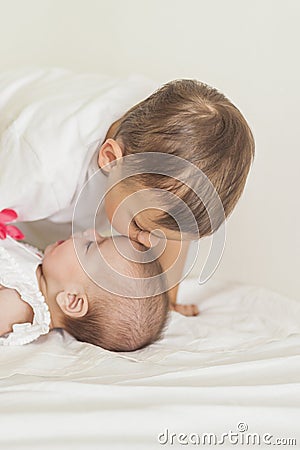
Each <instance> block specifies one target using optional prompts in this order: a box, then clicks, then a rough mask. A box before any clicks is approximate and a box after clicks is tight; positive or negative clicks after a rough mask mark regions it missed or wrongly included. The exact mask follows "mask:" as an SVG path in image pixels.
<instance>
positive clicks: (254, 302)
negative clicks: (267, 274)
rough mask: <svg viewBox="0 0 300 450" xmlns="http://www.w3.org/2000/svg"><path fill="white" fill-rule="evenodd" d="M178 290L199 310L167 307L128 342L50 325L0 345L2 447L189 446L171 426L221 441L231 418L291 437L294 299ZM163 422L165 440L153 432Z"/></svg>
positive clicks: (297, 389) (234, 290)
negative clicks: (119, 349)
mask: <svg viewBox="0 0 300 450" xmlns="http://www.w3.org/2000/svg"><path fill="white" fill-rule="evenodd" d="M179 298H180V299H181V301H182V302H187V303H188V302H196V303H198V304H199V308H200V310H201V314H200V316H198V317H194V318H185V317H182V316H180V315H178V314H176V313H172V317H171V320H170V323H169V327H168V330H167V333H166V336H165V338H164V339H163V340H162V341H161V342H159V343H156V344H154V345H152V346H151V347H148V348H146V349H143V350H140V351H137V352H132V353H119V354H116V353H112V352H109V351H105V350H103V349H100V348H97V347H94V346H92V345H88V344H84V343H79V342H77V341H75V340H74V339H73V338H72V337H71V336H69V335H68V334H66V333H63V332H59V331H54V332H52V333H50V334H49V335H48V336H46V337H42V338H40V339H39V340H38V341H37V342H35V343H32V344H29V345H27V346H23V347H18V348H13V347H1V349H0V380H1V381H0V395H1V396H0V398H1V401H0V429H1V433H0V448H1V449H2V448H3V449H5V450H7V449H12V448H13V449H31V450H33V449H39V450H40V449H51V450H52V449H54V448H59V449H71V448H72V449H73V450H74V449H84V450H85V449H100V448H104V449H110V448H114V449H117V448H120V449H127V448H128V449H152V448H153V449H156V448H164V447H165V448H169V447H170V448H185V447H187V448H189V447H192V448H194V447H197V446H196V445H193V444H192V443H189V444H188V445H180V444H178V434H179V433H181V432H182V433H186V434H187V435H188V436H187V437H186V438H182V439H183V440H184V441H185V442H190V441H189V439H191V435H190V433H197V434H198V435H199V436H202V433H209V432H211V433H215V434H216V436H217V438H218V439H221V434H222V433H226V432H229V431H230V430H232V431H234V432H238V430H237V426H238V424H239V423H245V424H247V426H248V430H247V431H246V432H245V433H244V435H245V434H247V433H258V434H260V437H261V439H262V436H263V434H264V433H269V434H271V435H273V437H272V438H269V439H271V442H272V444H273V443H274V441H275V439H277V438H290V439H291V438H293V439H296V440H297V446H299V444H300V431H299V423H300V421H299V418H300V410H299V406H300V325H299V324H300V302H298V301H295V300H291V299H287V298H284V297H283V296H281V295H279V294H276V293H273V292H270V291H268V290H265V289H263V288H259V287H254V286H245V285H240V284H237V283H222V284H220V283H216V282H214V283H212V282H210V283H209V284H208V285H207V286H199V285H198V284H197V281H196V280H194V279H188V280H185V281H184V282H183V283H182V285H181V287H180V290H179ZM167 429H168V430H169V432H172V433H176V437H175V438H173V443H174V444H173V445H171V444H170V443H171V440H170V438H169V440H168V443H167V444H166V445H161V444H160V443H159V442H158V435H159V434H160V433H162V432H164V433H165V432H166V430H167ZM238 433H239V434H238V435H239V439H241V435H242V434H243V432H238ZM165 435H166V434H165ZM165 435H164V436H165ZM164 436H162V437H161V441H164ZM193 439H195V438H193ZM274 445H275V444H273V445H272V446H273V447H274ZM218 446H219V447H220V448H234V447H235V448H242V445H233V444H230V443H229V442H228V441H226V440H225V444H224V445H218ZM200 447H201V446H200ZM245 447H247V446H246V445H245ZM248 447H249V446H248ZM284 448H295V445H291V446H287V445H286V446H285V447H284Z"/></svg>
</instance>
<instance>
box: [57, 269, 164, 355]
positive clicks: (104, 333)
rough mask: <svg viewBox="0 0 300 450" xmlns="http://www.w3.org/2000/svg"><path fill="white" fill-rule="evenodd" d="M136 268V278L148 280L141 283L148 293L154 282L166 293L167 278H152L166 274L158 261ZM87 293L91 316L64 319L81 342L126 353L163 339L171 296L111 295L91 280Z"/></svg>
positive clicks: (65, 323)
mask: <svg viewBox="0 0 300 450" xmlns="http://www.w3.org/2000/svg"><path fill="white" fill-rule="evenodd" d="M132 266H133V267H134V269H133V268H132V270H131V273H132V275H133V276H134V277H135V276H137V272H139V274H140V275H141V278H143V277H145V280H144V281H143V280H142V281H140V283H144V287H145V292H149V291H147V288H149V287H150V284H151V283H152V282H154V283H159V285H160V286H159V287H160V288H161V289H160V290H161V291H165V289H166V288H165V282H164V278H163V277H158V281H157V279H156V280H155V281H151V278H150V277H156V276H157V275H159V274H162V268H161V265H160V263H159V262H158V260H154V261H152V262H148V263H145V264H138V263H134V264H133V265H132ZM133 272H135V273H133ZM147 278H149V279H147ZM112 283H113V280H112ZM140 288H141V284H139V289H140ZM139 292H140V291H139ZM158 292H160V291H158ZM87 294H88V299H89V309H88V312H87V314H86V315H85V316H83V317H80V318H71V317H68V316H65V318H64V327H63V328H64V329H65V330H66V331H67V332H68V333H70V334H71V335H72V336H74V337H75V338H76V339H77V340H78V341H83V342H88V343H90V344H94V345H97V346H99V347H102V348H104V349H106V350H111V351H117V352H118V351H119V352H120V351H123V352H126V351H134V350H138V349H141V348H143V347H146V346H147V345H150V344H152V343H154V342H155V341H157V340H159V339H161V338H162V335H163V332H164V330H165V328H166V324H167V320H168V316H169V296H168V294H167V292H166V291H165V292H162V293H161V294H158V295H154V296H149V297H145V298H144V297H141V298H138V297H137V298H129V297H122V296H119V295H116V294H112V293H110V292H107V291H106V290H104V289H102V288H100V287H99V286H97V285H96V284H95V283H93V282H92V281H91V284H90V285H89V287H88V288H87Z"/></svg>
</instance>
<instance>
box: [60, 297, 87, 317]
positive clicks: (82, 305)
mask: <svg viewBox="0 0 300 450" xmlns="http://www.w3.org/2000/svg"><path fill="white" fill-rule="evenodd" d="M56 303H57V304H58V306H59V307H60V309H61V310H62V312H63V313H64V314H66V315H67V316H70V317H73V318H75V319H76V318H78V317H83V316H85V315H86V313H87V312H88V309H89V303H88V298H87V296H86V294H71V293H70V292H67V291H61V292H59V293H58V294H57V296H56Z"/></svg>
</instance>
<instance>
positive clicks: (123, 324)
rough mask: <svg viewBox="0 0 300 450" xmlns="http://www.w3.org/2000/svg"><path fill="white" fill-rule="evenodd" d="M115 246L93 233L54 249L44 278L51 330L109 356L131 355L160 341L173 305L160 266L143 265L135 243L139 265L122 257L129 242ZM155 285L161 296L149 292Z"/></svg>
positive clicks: (49, 250)
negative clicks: (65, 333) (60, 330)
mask: <svg viewBox="0 0 300 450" xmlns="http://www.w3.org/2000/svg"><path fill="white" fill-rule="evenodd" d="M115 242H116V245H115V243H114V242H113V240H112V239H111V238H104V237H102V236H100V235H99V234H97V233H96V232H95V231H94V230H91V231H88V232H84V233H77V235H75V236H74V237H73V238H70V239H68V240H66V241H61V242H58V243H55V244H52V245H50V246H48V247H47V248H46V250H45V254H44V259H43V264H42V276H43V279H44V284H45V291H46V298H47V302H48V305H49V308H50V313H51V318H52V327H53V328H58V327H59V328H64V329H65V330H67V331H68V332H69V333H70V334H72V335H73V336H74V337H75V338H76V339H78V340H80V341H84V342H89V343H92V344H94V345H98V346H100V347H103V348H105V349H108V350H113V351H132V350H137V349H139V348H142V347H145V346H146V345H149V344H151V343H153V342H155V341H156V340H157V339H159V338H160V337H161V335H162V332H163V330H164V328H165V325H166V321H167V317H168V307H169V300H168V295H167V294H166V293H165V292H164V291H165V286H164V281H163V278H162V277H160V276H159V275H160V274H161V267H160V264H159V263H158V262H157V260H153V261H152V262H147V263H143V251H144V250H145V248H144V247H143V246H142V245H140V244H136V243H134V246H135V249H136V250H137V252H138V253H137V254H138V255H139V254H140V258H139V256H138V257H137V258H139V259H140V262H133V261H132V260H130V258H126V257H125V256H124V255H126V253H127V254H128V255H129V254H130V251H131V249H132V248H131V245H132V243H131V242H130V241H129V239H128V238H125V237H117V238H115ZM135 255H136V253H135ZM135 257H136V256H135ZM90 275H92V278H93V279H94V280H96V282H94V281H92V279H91V277H90ZM124 277H125V278H124ZM126 277H127V280H128V283H126V284H124V285H122V283H124V281H123V280H126ZM153 277H154V278H153ZM153 283H157V284H159V285H160V286H157V287H158V289H157V292H158V293H157V295H151V292H153V289H152V290H151V292H150V290H149V288H150V286H151V285H152V284H153ZM99 284H100V286H101V285H102V286H104V287H105V288H102V287H99ZM128 285H130V287H129V288H128ZM109 287H111V289H110V292H109V290H108V288H109ZM135 287H136V289H135ZM130 289H131V290H130ZM123 292H124V294H125V295H126V293H127V294H131V292H132V293H133V295H132V296H131V295H127V296H123V295H119V293H123ZM135 294H136V295H135ZM148 294H149V295H148Z"/></svg>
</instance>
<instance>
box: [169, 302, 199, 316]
mask: <svg viewBox="0 0 300 450" xmlns="http://www.w3.org/2000/svg"><path fill="white" fill-rule="evenodd" d="M170 310H171V311H176V312H178V313H179V314H182V315H183V316H187V317H191V316H198V314H199V313H200V311H199V308H198V306H197V305H193V304H192V305H181V304H177V303H170Z"/></svg>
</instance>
